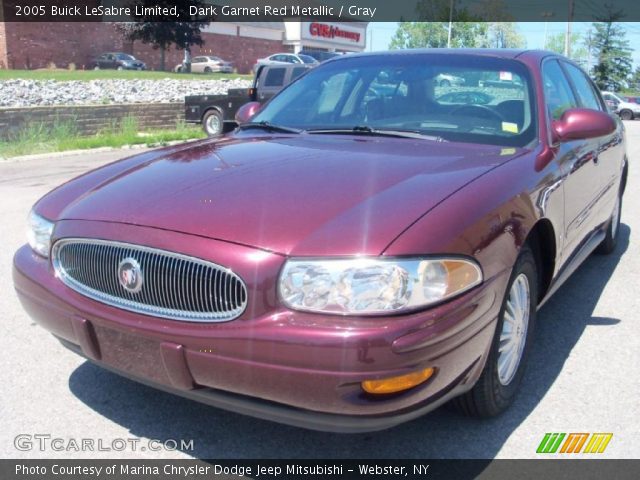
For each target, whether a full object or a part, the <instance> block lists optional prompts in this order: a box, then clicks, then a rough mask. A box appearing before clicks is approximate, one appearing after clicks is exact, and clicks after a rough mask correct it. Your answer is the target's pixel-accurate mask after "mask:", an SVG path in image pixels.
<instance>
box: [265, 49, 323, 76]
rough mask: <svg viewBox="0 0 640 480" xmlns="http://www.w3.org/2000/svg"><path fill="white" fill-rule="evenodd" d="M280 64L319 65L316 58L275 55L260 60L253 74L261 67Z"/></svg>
mask: <svg viewBox="0 0 640 480" xmlns="http://www.w3.org/2000/svg"><path fill="white" fill-rule="evenodd" d="M280 63H295V64H305V65H317V64H318V63H319V62H318V60H316V59H315V58H313V57H311V56H309V55H304V54H301V53H298V54H295V53H275V54H273V55H270V56H268V57H265V58H259V59H258V60H256V63H255V65H254V66H253V72H254V73H255V72H256V71H257V70H258V67H259V66H260V65H273V64H280Z"/></svg>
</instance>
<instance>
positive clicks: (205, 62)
mask: <svg viewBox="0 0 640 480" xmlns="http://www.w3.org/2000/svg"><path fill="white" fill-rule="evenodd" d="M183 68H184V67H183V65H182V64H179V65H176V68H175V71H176V72H182V69H183ZM191 72H192V73H214V72H219V73H233V65H232V64H231V62H227V61H226V60H223V59H221V58H220V57H216V56H215V55H201V56H198V57H193V58H192V59H191Z"/></svg>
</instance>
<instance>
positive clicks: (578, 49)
mask: <svg viewBox="0 0 640 480" xmlns="http://www.w3.org/2000/svg"><path fill="white" fill-rule="evenodd" d="M564 40H565V34H564V33H556V34H553V35H550V36H549V37H548V38H547V45H546V49H547V50H550V51H552V52H556V53H559V54H561V55H563V54H564ZM569 41H570V43H571V54H570V55H569V56H570V58H571V59H572V60H574V61H576V62H577V63H586V62H587V58H588V56H589V51H588V45H587V41H586V39H585V38H584V37H583V35H581V34H580V33H577V32H573V33H572V34H571V37H570V40H569Z"/></svg>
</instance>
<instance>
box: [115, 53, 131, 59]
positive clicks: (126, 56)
mask: <svg viewBox="0 0 640 480" xmlns="http://www.w3.org/2000/svg"><path fill="white" fill-rule="evenodd" d="M116 57H117V58H118V60H135V58H134V57H132V56H131V55H127V54H126V53H118V54H117V55H116Z"/></svg>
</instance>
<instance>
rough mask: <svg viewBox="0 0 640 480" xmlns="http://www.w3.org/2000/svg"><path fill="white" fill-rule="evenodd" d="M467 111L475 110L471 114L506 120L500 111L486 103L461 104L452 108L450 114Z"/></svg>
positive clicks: (500, 120) (499, 120)
mask: <svg viewBox="0 0 640 480" xmlns="http://www.w3.org/2000/svg"><path fill="white" fill-rule="evenodd" d="M465 111H466V112H473V113H472V114H471V115H472V116H475V117H479V118H486V119H487V120H495V121H498V122H504V117H503V116H502V115H501V114H500V113H499V112H496V111H495V110H494V109H492V108H490V107H487V106H486V105H460V106H459V107H455V108H454V109H453V110H451V111H450V112H449V115H460V114H461V113H464V112H465Z"/></svg>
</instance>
